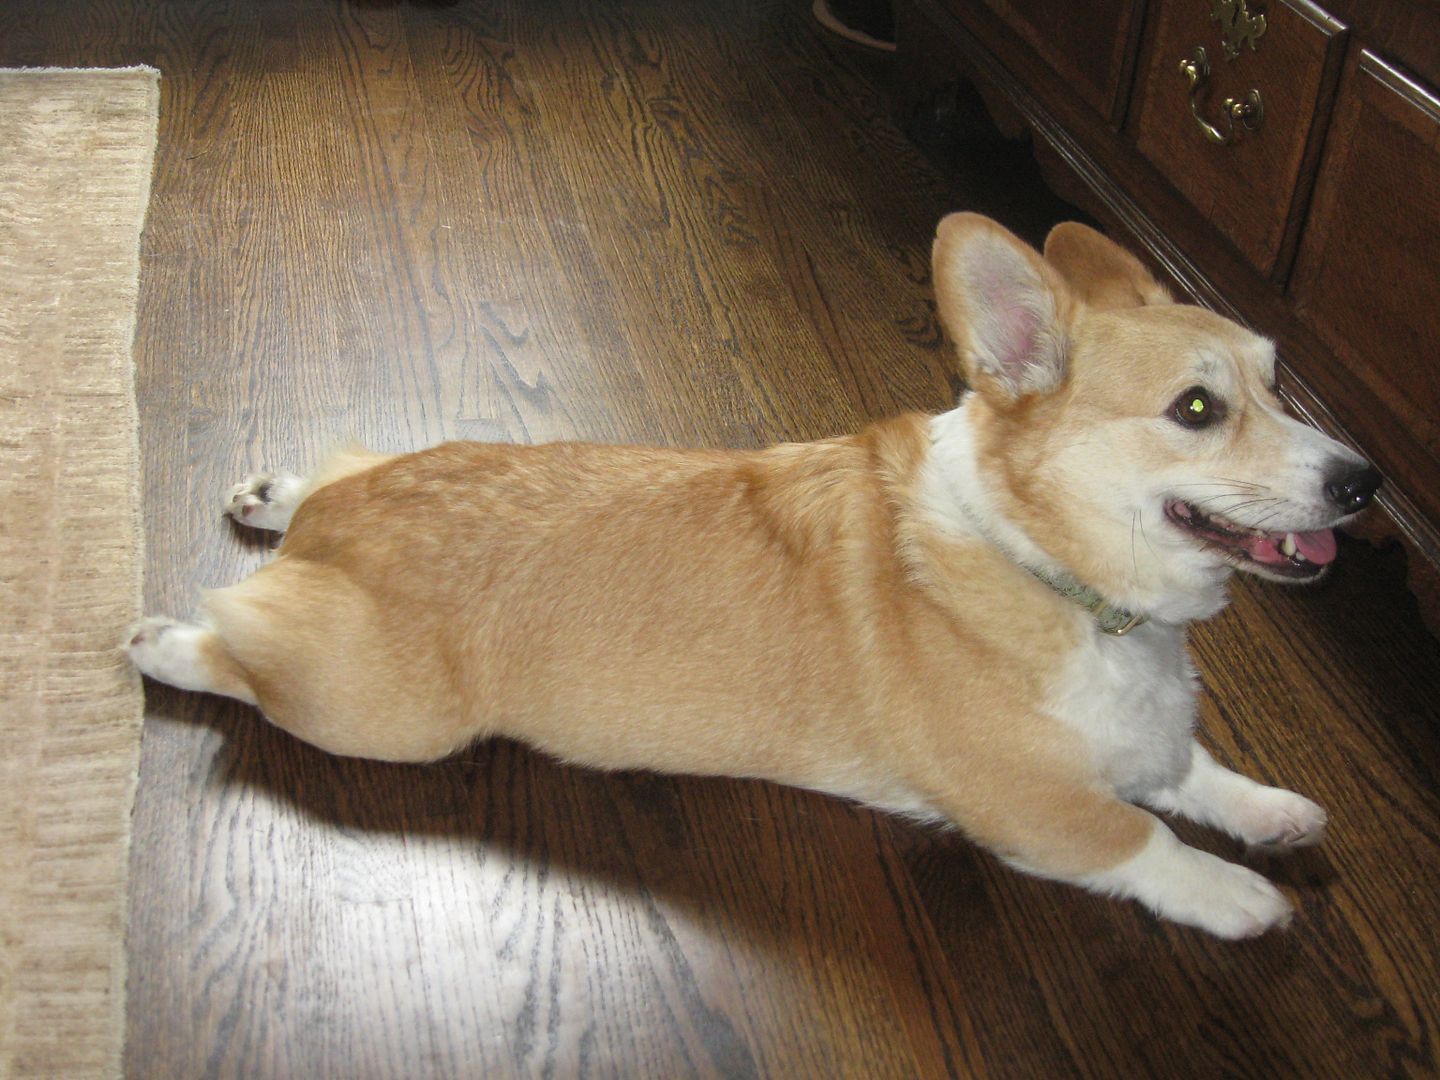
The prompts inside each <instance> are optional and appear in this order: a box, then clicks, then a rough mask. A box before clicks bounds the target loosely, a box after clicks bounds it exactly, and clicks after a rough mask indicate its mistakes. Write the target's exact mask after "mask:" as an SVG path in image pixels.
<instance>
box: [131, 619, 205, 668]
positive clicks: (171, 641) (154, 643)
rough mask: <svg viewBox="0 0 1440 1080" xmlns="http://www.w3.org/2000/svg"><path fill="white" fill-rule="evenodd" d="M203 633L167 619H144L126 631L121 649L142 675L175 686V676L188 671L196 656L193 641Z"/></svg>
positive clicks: (195, 628) (196, 628)
mask: <svg viewBox="0 0 1440 1080" xmlns="http://www.w3.org/2000/svg"><path fill="white" fill-rule="evenodd" d="M198 631H199V628H198V627H194V626H190V625H188V624H186V623H182V622H180V621H179V620H178V619H171V618H168V617H167V616H164V615H152V616H150V617H149V618H147V619H141V620H140V621H139V622H137V623H135V624H134V625H133V626H131V627H130V629H129V630H127V631H125V640H124V641H123V642H121V645H120V647H121V648H122V649H124V650H125V653H126V655H127V656H129V657H130V662H131V663H133V664H134V665H135V666H136V667H137V668H139V669H140V672H141V674H143V675H149V676H150V677H151V678H152V679H159V680H160V681H162V682H171V681H172V678H171V676H173V675H176V674H178V673H180V672H182V671H184V670H186V669H188V667H189V666H190V664H191V659H190V658H191V657H192V656H193V654H194V648H193V641H192V637H193V634H194V633H197V632H198Z"/></svg>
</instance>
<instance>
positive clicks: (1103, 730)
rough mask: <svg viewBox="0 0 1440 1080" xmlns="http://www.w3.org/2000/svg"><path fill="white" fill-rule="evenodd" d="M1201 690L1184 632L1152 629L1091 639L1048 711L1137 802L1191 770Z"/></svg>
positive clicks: (1068, 668)
mask: <svg viewBox="0 0 1440 1080" xmlns="http://www.w3.org/2000/svg"><path fill="white" fill-rule="evenodd" d="M1198 684H1199V679H1198V676H1197V675H1196V672H1195V668H1194V665H1192V664H1191V662H1190V657H1189V654H1188V653H1187V652H1186V649H1185V632H1184V630H1183V629H1181V628H1179V627H1175V626H1168V625H1165V624H1157V623H1147V624H1145V625H1143V626H1140V627H1137V628H1136V629H1135V630H1134V631H1133V632H1131V633H1130V634H1129V635H1127V636H1125V637H1110V636H1107V635H1105V634H1089V635H1086V640H1085V642H1084V643H1083V644H1082V645H1081V646H1080V647H1079V648H1077V649H1076V650H1075V651H1074V652H1073V653H1072V654H1071V655H1070V656H1069V657H1068V658H1067V659H1066V661H1065V663H1064V664H1063V666H1062V667H1061V669H1060V672H1059V675H1058V678H1057V680H1056V683H1055V687H1054V690H1053V692H1052V695H1051V699H1050V703H1049V711H1050V713H1051V715H1053V716H1054V717H1055V718H1056V719H1058V720H1061V721H1062V722H1064V723H1065V724H1067V725H1068V726H1070V727H1071V728H1073V729H1075V730H1076V731H1078V732H1079V733H1080V734H1081V735H1082V736H1083V737H1084V739H1085V742H1086V744H1087V746H1088V747H1089V749H1090V753H1091V754H1092V757H1093V761H1094V764H1095V767H1096V768H1097V770H1098V771H1099V772H1100V774H1101V775H1102V776H1103V777H1104V778H1105V780H1106V781H1107V782H1108V783H1109V784H1110V785H1111V786H1112V787H1113V788H1114V790H1115V792H1116V793H1117V794H1118V795H1119V796H1120V797H1121V798H1124V799H1134V798H1138V797H1139V796H1141V795H1143V794H1145V793H1147V792H1150V791H1155V790H1157V789H1159V788H1165V787H1170V786H1172V785H1173V784H1175V783H1177V782H1178V781H1179V780H1180V779H1181V778H1182V777H1183V776H1184V775H1185V772H1186V770H1187V769H1188V768H1189V767H1190V739H1191V733H1192V731H1193V730H1194V726H1195V712H1196V698H1195V695H1196V689H1197V687H1198Z"/></svg>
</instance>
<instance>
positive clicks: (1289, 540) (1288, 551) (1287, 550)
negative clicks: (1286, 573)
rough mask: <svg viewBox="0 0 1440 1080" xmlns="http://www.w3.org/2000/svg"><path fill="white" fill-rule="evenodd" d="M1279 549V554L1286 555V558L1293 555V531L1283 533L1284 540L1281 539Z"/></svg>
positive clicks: (1294, 549)
mask: <svg viewBox="0 0 1440 1080" xmlns="http://www.w3.org/2000/svg"><path fill="white" fill-rule="evenodd" d="M1280 551H1281V554H1283V555H1285V556H1286V557H1288V558H1294V556H1295V551H1296V548H1295V534H1294V533H1286V534H1285V539H1284V541H1282V542H1281V544H1280Z"/></svg>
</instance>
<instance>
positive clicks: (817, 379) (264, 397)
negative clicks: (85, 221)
mask: <svg viewBox="0 0 1440 1080" xmlns="http://www.w3.org/2000/svg"><path fill="white" fill-rule="evenodd" d="M808 8H809V5H808V3H804V2H802V0H794V2H789V0H786V2H766V0H733V2H726V3H713V2H712V3H706V2H704V0H680V2H676V0H663V2H662V0H635V2H630V3H614V2H612V3H601V2H598V0H594V2H589V3H582V2H580V0H543V2H537V0H531V2H522V0H492V2H486V3H470V2H458V3H446V2H433V3H423V2H418V0H417V2H414V3H404V2H401V3H391V2H385V0H369V2H359V0H355V2H351V3H344V2H339V0H329V2H321V0H200V2H194V3H180V2H177V0H150V2H142V0H63V2H62V0H36V2H32V3H29V4H25V5H7V6H6V7H5V8H4V9H0V64H4V65H7V66H15V65H35V64H57V65H116V64H131V63H137V62H144V63H151V64H155V65H156V66H158V67H159V68H160V69H161V70H162V72H163V74H164V80H163V93H164V98H163V107H162V116H161V130H162V135H161V143H160V147H159V157H158V163H157V169H156V177H155V186H154V201H153V205H152V209H151V215H150V220H149V226H148V231H147V235H146V240H145V246H144V253H143V259H144V267H145V269H144V276H143V282H142V306H141V312H140V329H139V339H138V362H139V394H140V405H141V416H142V429H143V430H142V439H143V447H144V457H145V467H146V485H145V486H146V500H147V501H146V517H147V520H148V523H149V535H148V543H149V581H148V586H147V595H148V604H149V606H150V608H151V609H152V610H166V611H176V612H180V613H183V612H185V611H186V610H188V609H189V607H190V605H191V604H192V603H193V601H194V598H195V595H196V590H197V588H198V587H200V586H206V585H218V584H223V583H228V582H230V581H232V580H234V579H235V578H237V577H239V576H240V575H242V574H244V573H246V572H248V571H249V570H251V569H252V568H254V567H255V566H257V565H258V564H259V563H260V562H261V561H262V560H263V559H264V558H265V556H266V552H265V550H264V549H263V547H261V546H259V545H257V544H255V543H254V542H252V541H250V540H249V539H247V538H246V537H244V536H242V535H240V534H239V533H237V532H235V531H233V530H231V529H228V528H227V527H225V524H224V523H223V522H222V521H221V519H220V516H219V493H220V492H221V491H222V490H224V489H226V488H227V487H228V486H229V485H230V484H231V483H233V482H234V481H235V480H236V479H238V478H239V477H240V475H241V474H243V473H244V472H246V471H248V470H251V469H254V468H257V467H260V466H275V465H281V466H289V467H298V468H300V469H303V468H305V467H306V466H308V465H310V464H312V463H313V462H314V461H315V460H316V458H317V456H318V455H320V454H321V453H322V452H323V451H324V450H325V449H326V448H327V447H328V446H330V445H331V444H333V443H336V442H339V441H343V440H346V439H359V440H361V441H363V442H365V443H367V444H369V445H371V446H373V447H375V448H377V449H382V450H394V449H404V448H410V447H418V446H421V445H425V444H429V443H432V442H435V441H437V440H440V439H443V438H448V437H455V436H459V437H467V438H479V439H512V440H532V441H540V440H546V439H555V438H568V437H581V438H592V439H604V440H625V441H651V442H661V443H667V444H730V445H757V444H762V443H765V442H769V441H773V440H776V439H808V438H813V437H819V436H823V435H828V434H832V433H835V432H839V431H844V430H849V429H852V428H854V427H856V426H857V425H859V424H861V423H862V422H864V421H865V420H866V419H868V418H872V417H878V416H881V415H883V414H886V413H889V412H893V411H896V410H901V409H914V408H919V409H927V410H938V409H941V408H944V407H946V406H948V405H949V404H950V403H951V401H952V400H953V398H954V396H955V393H956V390H957V381H956V377H955V374H954V371H953V368H952V365H951V363H950V360H949V357H948V354H947V352H946V350H945V349H944V348H943V347H942V343H941V341H940V335H939V331H938V329H937V326H936V321H935V316H934V311H933V305H932V303H931V299H930V291H929V283H928V269H927V257H928V250H929V243H930V238H931V235H932V233H933V229H934V225H935V222H936V221H937V219H938V218H939V217H940V216H941V214H943V213H944V212H945V211H947V210H950V209H955V208H960V207H967V208H971V209H979V210H982V211H986V212H989V213H993V214H995V215H997V216H999V217H1000V218H1001V219H1002V220H1004V221H1005V222H1006V223H1007V224H1009V225H1011V226H1012V227H1013V228H1015V229H1016V230H1017V231H1019V232H1021V233H1023V234H1025V235H1027V236H1029V237H1030V238H1032V239H1038V238H1039V237H1040V236H1042V235H1043V233H1044V231H1045V229H1046V227H1047V226H1048V225H1049V224H1050V223H1051V222H1053V221H1054V220H1057V219H1058V218H1059V217H1061V216H1063V215H1064V213H1065V210H1064V208H1063V207H1062V206H1059V205H1058V204H1056V203H1055V202H1054V201H1053V200H1052V199H1051V198H1050V197H1049V196H1047V195H1046V194H1045V193H1044V192H1043V191H1041V190H1040V189H1039V188H1038V185H1037V181H1036V179H1035V174H1034V171H1033V170H1032V169H1030V168H1029V167H1028V165H1027V164H1026V156H1025V153H1024V151H1023V150H1014V149H1011V150H1003V149H1000V148H995V147H984V148H977V149H976V151H975V153H974V155H973V160H971V161H969V162H968V163H961V165H958V166H957V167H956V168H954V169H952V170H949V171H947V173H946V174H945V175H944V176H942V175H941V173H940V172H939V171H937V170H936V168H934V167H933V166H931V165H930V164H928V163H927V162H926V161H925V160H924V159H922V158H921V157H920V156H919V155H918V154H917V152H916V151H915V150H914V149H913V148H912V147H911V146H910V145H909V144H908V143H907V142H906V141H905V140H904V139H903V138H902V137H901V136H900V135H899V134H898V133H897V131H896V130H895V128H894V127H893V126H892V125H891V123H890V122H889V120H888V119H887V112H886V102H885V100H884V97H883V95H882V94H881V93H880V92H878V91H877V90H876V89H875V86H876V80H877V79H883V76H884V61H883V60H878V59H875V58H872V57H870V56H868V55H865V54H862V53H858V52H856V51H855V50H853V49H851V48H850V47H848V46H845V45H842V44H840V43H839V42H838V41H835V40H832V39H830V38H827V37H826V36H825V34H824V32H823V31H821V30H819V29H818V28H816V27H814V26H813V25H812V23H811V21H810V19H809V15H808ZM982 151H983V152H982ZM1397 562H1398V556H1397V555H1396V554H1395V553H1393V552H1387V551H1375V550H1372V549H1370V548H1368V547H1366V546H1364V545H1362V544H1359V543H1351V544H1347V545H1346V548H1345V551H1344V553H1343V555H1342V561H1341V566H1340V569H1339V572H1338V573H1337V574H1336V575H1335V577H1334V579H1333V580H1332V581H1331V582H1330V583H1329V584H1328V585H1326V586H1324V587H1322V588H1319V589H1316V590H1313V591H1287V590H1284V589H1281V588H1278V587H1261V586H1255V585H1252V584H1249V583H1241V584H1240V585H1239V586H1238V587H1237V588H1236V590H1235V602H1234V604H1233V605H1232V607H1231V608H1230V609H1229V610H1228V611H1227V612H1226V613H1225V614H1224V615H1222V616H1221V617H1220V618H1219V619H1217V620H1215V621H1214V622H1213V623H1212V624H1209V625H1206V626H1204V627H1202V628H1200V629H1199V630H1198V632H1197V634H1196V641H1195V652H1196V655H1197V658H1198V660H1199V663H1200V665H1201V667H1202V669H1203V672H1204V676H1205V681H1206V683H1207V685H1208V686H1209V688H1210V691H1211V692H1210V693H1209V694H1208V695H1207V697H1206V699H1205V705H1204V720H1205V726H1206V730H1207V732H1208V736H1209V740H1210V742H1211V743H1212V745H1213V746H1214V748H1215V749H1216V752H1217V753H1218V754H1219V756H1221V758H1222V759H1224V760H1226V761H1228V762H1229V763H1231V764H1234V765H1236V766H1237V767H1240V768H1242V769H1243V770H1244V771H1246V772H1248V773H1250V774H1251V775H1254V776H1256V777H1258V778H1263V779H1265V780H1268V781H1271V782H1277V783H1282V784H1285V785H1287V786H1293V787H1295V788H1297V789H1298V790H1301V791H1303V792H1305V793H1307V794H1310V795H1312V796H1313V797H1315V798H1317V799H1318V800H1319V801H1320V802H1322V803H1323V804H1324V805H1326V806H1327V807H1328V809H1329V810H1330V812H1331V816H1332V820H1333V822H1334V831H1333V840H1332V841H1331V842H1330V843H1329V844H1328V845H1327V847H1326V848H1324V849H1323V850H1322V851H1319V852H1314V853H1311V854H1309V855H1307V856H1304V857H1301V858H1298V859H1295V860H1293V861H1290V862H1274V863H1268V864H1266V865H1265V867H1264V868H1265V869H1266V871H1267V872H1269V873H1272V874H1273V875H1274V876H1275V877H1276V878H1277V879H1278V880H1280V881H1282V882H1284V883H1285V884H1286V886H1287V887H1288V889H1289V891H1290V892H1291V894H1292V895H1293V896H1294V897H1295V899H1296V900H1297V902H1298V904H1299V914H1298V917H1297V919H1296V922H1295V925H1294V927H1293V929H1292V930H1290V931H1289V932H1288V933H1285V934H1278V935H1273V936H1270V937H1267V938H1264V939H1261V940H1258V941H1255V942H1250V943H1246V944H1241V945H1227V944H1222V943H1219V942H1216V941H1212V940H1210V939H1208V938H1205V937H1202V936H1201V935H1200V934H1198V933H1195V932H1192V931H1188V930H1182V929H1177V928H1174V927H1171V926H1168V925H1161V924H1158V923H1157V922H1156V921H1155V920H1153V919H1151V918H1150V917H1148V916H1147V915H1145V914H1144V913H1143V912H1141V911H1139V910H1137V909H1136V908H1134V907H1133V906H1129V905H1122V904H1116V903H1110V902H1106V901H1103V900H1100V899H1097V898H1093V897H1090V896H1087V895H1084V894H1081V893H1079V892H1077V891H1075V890H1071V889H1068V888H1065V887H1063V886H1059V885H1053V884H1048V883H1044V882H1039V881H1034V880H1031V879H1027V878H1023V877H1021V876H1019V875H1017V874H1015V873H1013V872H1011V871H1009V870H1007V869H1005V868H1004V867H1003V866H1001V865H1000V864H999V863H997V862H996V861H995V860H994V859H992V858H990V857H989V856H988V855H985V854H983V853H981V852H979V851H977V850H976V849H974V848H972V847H970V846H968V845H967V844H966V843H965V842H964V841H963V840H961V839H960V838H959V837H957V836H954V835H946V834H938V833H936V832H933V831H926V830H922V829H919V828H916V827H913V826H911V825H908V824H906V823H904V822H901V821H897V820H893V819H890V818H886V817H883V816H880V815H877V814H873V813H870V812H868V811H865V810H862V809H858V808H856V807H853V806H850V805H847V804H844V803H841V802H839V801H836V800H833V799H827V798H824V797H821V796H818V795H813V794H808V793H804V792H799V791H794V790H787V789H781V788H777V787H773V786H769V785H765V784H760V783H752V782H742V781H716V780H696V779H689V778H672V777H658V776H651V775H603V774H598V773H594V772H587V771H583V770H579V769H571V768H565V767H562V766H559V765H557V764H555V763H553V762H551V761H549V760H547V759H545V758H542V757H539V756H537V755H535V754H532V753H529V752H527V751H525V750H523V749H521V748H519V747H517V746H514V745H509V744H503V743H497V744H486V745H481V746H478V747H476V748H474V749H473V750H471V751H469V752H467V753H465V754H463V755H462V756H460V757H459V758H457V759H455V760H452V761H448V762H445V763H443V764H440V765H436V766H433V767H428V768H409V767H398V766H385V765H378V764H371V763H365V762H358V761H347V760H338V759H334V758H330V757H326V756H325V755H323V754H321V753H319V752H318V751H313V750H311V749H309V748H307V747H305V746H303V745H301V744H299V743H297V742H295V741H293V740H291V739H289V738H288V737H286V736H284V735H282V734H280V733H278V732H277V731H275V730H273V729H271V728H269V727H267V726H266V725H265V724H263V723H262V722H260V721H259V720H258V719H257V718H256V716H255V714H253V713H252V712H251V711H249V710H248V709H244V708H241V707H238V706H234V705H231V704H227V703H225V702H222V701H219V700H215V699H209V698H200V697H191V696H185V695H182V694H178V693H172V692H169V691H167V690H165V689H163V688H159V687H153V686H152V687H150V688H149V716H148V720H147V728H146V735H145V744H144V762H143V769H142V775H141V783H140V792H139V802H138V806H137V809H136V816H135V845H134V856H133V885H132V893H133V899H132V903H133V913H132V920H131V935H130V946H129V948H130V956H131V974H130V991H129V993H130V1037H129V1045H128V1052H127V1061H128V1070H129V1073H130V1074H131V1075H132V1076H135V1077H191V1076H196V1077H199V1076H207V1077H208V1076H253V1077H307V1078H308V1077H404V1078H418V1077H456V1076H482V1075H483V1076H493V1077H499V1076H510V1075H525V1076H528V1075H543V1076H553V1077H569V1076H578V1075H601V1076H620V1077H638V1076H645V1077H667V1078H668V1077H679V1076H691V1075H700V1076H724V1077H742V1076H768V1077H798V1076H815V1077H835V1076H855V1077H866V1078H872V1077H887V1076H895V1077H916V1076H923V1077H938V1076H946V1075H952V1076H971V1075H973V1076H990V1077H1034V1076H1071V1075H1074V1076H1091V1077H1104V1076H1127V1077H1132V1076H1197V1077H1210V1076H1222V1075H1224V1076H1256V1077H1259V1076H1305V1077H1347V1078H1353V1077H1372V1076H1424V1075H1435V1074H1436V1073H1437V1070H1440V1063H1437V1052H1440V1051H1437V1047H1440V1029H1437V1018H1440V1009H1437V1002H1440V974H1437V968H1440V965H1437V960H1440V942H1437V930H1436V922H1437V919H1436V913H1437V902H1440V828H1437V822H1440V795H1437V772H1440V736H1437V724H1436V719H1437V711H1440V710H1437V706H1436V702H1437V697H1440V649H1437V645H1436V643H1435V641H1434V640H1432V639H1431V638H1429V637H1427V636H1425V634H1424V632H1423V630H1421V629H1420V623H1419V620H1418V617H1417V615H1416V612H1415V610H1414V606H1413V604H1412V603H1411V602H1410V600H1409V598H1408V596H1407V594H1405V593H1404V591H1403V589H1402V588H1401V585H1400V582H1401V580H1402V576H1403V575H1402V570H1403V568H1402V567H1400V566H1399V565H1397ZM1185 835H1186V836H1187V838H1190V839H1192V840H1194V841H1195V842H1198V843H1200V844H1202V845H1204V846H1206V847H1208V848H1210V849H1211V850H1214V851H1217V852H1222V853H1231V851H1232V849H1231V848H1230V846H1229V845H1228V844H1227V843H1226V842H1224V841H1222V840H1219V839H1217V838H1214V837H1212V836H1207V835H1205V834H1203V833H1200V832H1199V831H1196V830H1187V831H1186V832H1185Z"/></svg>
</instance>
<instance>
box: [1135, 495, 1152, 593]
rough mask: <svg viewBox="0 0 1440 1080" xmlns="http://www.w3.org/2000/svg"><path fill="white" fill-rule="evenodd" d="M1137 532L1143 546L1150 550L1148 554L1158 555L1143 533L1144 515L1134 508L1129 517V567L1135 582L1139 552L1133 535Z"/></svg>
mask: <svg viewBox="0 0 1440 1080" xmlns="http://www.w3.org/2000/svg"><path fill="white" fill-rule="evenodd" d="M1137 532H1138V533H1139V535H1140V537H1141V539H1143V540H1144V541H1145V546H1146V547H1147V548H1149V549H1150V554H1151V555H1158V552H1156V550H1155V545H1154V544H1152V543H1150V537H1149V536H1148V535H1146V533H1145V514H1144V512H1143V511H1142V510H1140V509H1139V508H1138V507H1137V508H1136V510H1135V512H1134V513H1133V514H1131V515H1130V565H1131V566H1132V567H1133V568H1134V570H1135V580H1136V581H1139V580H1140V552H1139V549H1138V548H1137V547H1136V544H1135V535H1136V533H1137Z"/></svg>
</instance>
